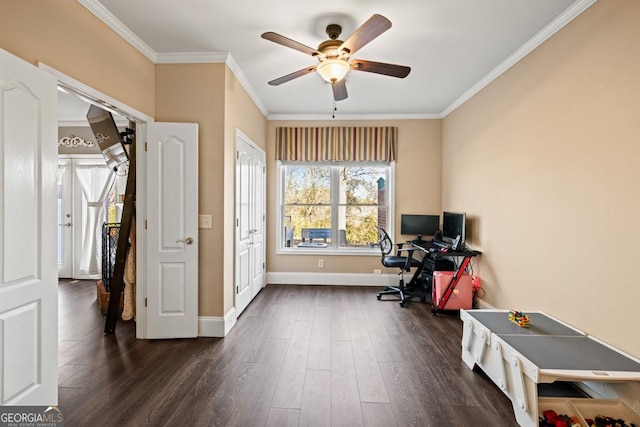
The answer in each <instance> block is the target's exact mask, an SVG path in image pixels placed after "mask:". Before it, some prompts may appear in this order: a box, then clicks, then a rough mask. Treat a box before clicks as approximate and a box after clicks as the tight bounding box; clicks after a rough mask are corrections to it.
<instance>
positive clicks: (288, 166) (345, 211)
mask: <svg viewBox="0 0 640 427" xmlns="http://www.w3.org/2000/svg"><path fill="white" fill-rule="evenodd" d="M280 179H281V194H280V201H281V203H280V206H281V217H280V224H281V233H279V248H280V249H281V250H283V251H285V252H289V251H291V252H304V251H306V252H308V251H310V250H320V251H341V252H345V251H353V252H362V251H367V252H368V251H372V252H373V251H375V252H376V253H378V252H379V249H377V248H376V244H377V241H378V231H377V227H378V226H381V227H383V228H385V229H389V228H391V226H392V224H391V222H392V221H389V222H387V218H388V217H389V218H391V215H390V212H391V206H390V202H391V200H392V197H391V195H392V192H391V188H392V187H391V184H392V166H391V164H389V163H382V164H381V163H371V162H366V163H365V162H362V163H330V164H322V163H300V162H282V163H280Z"/></svg>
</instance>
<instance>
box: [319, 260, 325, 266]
mask: <svg viewBox="0 0 640 427" xmlns="http://www.w3.org/2000/svg"><path fill="white" fill-rule="evenodd" d="M318 268H324V260H323V259H319V260H318Z"/></svg>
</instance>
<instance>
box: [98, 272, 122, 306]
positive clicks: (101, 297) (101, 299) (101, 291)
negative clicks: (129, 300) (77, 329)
mask: <svg viewBox="0 0 640 427" xmlns="http://www.w3.org/2000/svg"><path fill="white" fill-rule="evenodd" d="M96 289H97V302H98V308H100V313H102V314H107V312H108V311H109V295H110V294H109V292H107V290H106V289H105V288H104V283H102V280H98V281H97V282H96ZM123 308H124V297H120V310H119V311H120V313H122V310H123Z"/></svg>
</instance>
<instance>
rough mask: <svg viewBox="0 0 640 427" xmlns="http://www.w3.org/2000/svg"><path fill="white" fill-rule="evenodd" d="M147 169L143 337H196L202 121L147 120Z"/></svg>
mask: <svg viewBox="0 0 640 427" xmlns="http://www.w3.org/2000/svg"><path fill="white" fill-rule="evenodd" d="M146 168H147V179H146V181H147V194H146V197H147V209H146V212H147V229H146V230H145V235H146V250H147V268H146V281H147V285H146V299H147V308H146V326H147V328H146V334H145V337H146V338H189V337H196V336H198V125H197V124H195V123H148V124H147V161H146ZM138 236H140V232H138Z"/></svg>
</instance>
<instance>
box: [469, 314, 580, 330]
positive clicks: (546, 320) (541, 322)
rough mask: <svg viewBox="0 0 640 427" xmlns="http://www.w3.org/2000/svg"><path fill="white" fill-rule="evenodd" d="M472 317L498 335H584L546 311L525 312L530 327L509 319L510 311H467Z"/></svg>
mask: <svg viewBox="0 0 640 427" xmlns="http://www.w3.org/2000/svg"><path fill="white" fill-rule="evenodd" d="M467 314H469V315H470V316H471V317H473V318H474V319H476V320H477V321H478V322H480V323H482V324H483V325H484V326H486V327H487V328H488V329H489V330H490V331H491V332H493V333H494V334H496V335H498V336H502V335H548V336H550V335H553V336H558V335H562V336H583V335H584V334H582V333H580V332H578V331H576V330H574V329H571V328H569V327H568V326H566V325H563V324H562V323H560V322H558V321H557V320H555V319H552V318H551V317H549V316H547V315H546V314H544V313H525V314H527V315H529V320H530V325H529V327H528V328H523V327H522V326H518V325H516V324H515V323H513V322H512V321H511V320H509V313H508V312H503V311H498V312H496V311H475V310H470V311H467Z"/></svg>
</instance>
